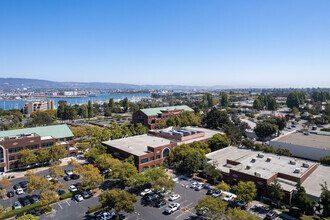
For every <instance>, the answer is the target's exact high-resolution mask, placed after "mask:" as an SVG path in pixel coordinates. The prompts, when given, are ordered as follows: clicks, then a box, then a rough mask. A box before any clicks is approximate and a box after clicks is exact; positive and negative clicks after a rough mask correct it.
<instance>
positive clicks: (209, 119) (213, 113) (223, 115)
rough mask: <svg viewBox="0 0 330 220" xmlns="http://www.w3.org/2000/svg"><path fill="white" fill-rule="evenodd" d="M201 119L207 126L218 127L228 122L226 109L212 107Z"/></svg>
mask: <svg viewBox="0 0 330 220" xmlns="http://www.w3.org/2000/svg"><path fill="white" fill-rule="evenodd" d="M202 121H203V124H206V127H207V128H213V129H218V128H222V127H223V126H224V125H226V124H228V122H229V118H228V116H227V112H226V111H218V110H217V109H216V108H212V109H211V110H210V111H209V112H208V113H207V114H206V116H205V117H204V118H203V120H202Z"/></svg>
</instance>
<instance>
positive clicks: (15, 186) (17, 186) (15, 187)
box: [13, 184, 22, 190]
mask: <svg viewBox="0 0 330 220" xmlns="http://www.w3.org/2000/svg"><path fill="white" fill-rule="evenodd" d="M13 188H14V190H17V189H20V188H22V187H21V185H19V184H15V185H14V186H13Z"/></svg>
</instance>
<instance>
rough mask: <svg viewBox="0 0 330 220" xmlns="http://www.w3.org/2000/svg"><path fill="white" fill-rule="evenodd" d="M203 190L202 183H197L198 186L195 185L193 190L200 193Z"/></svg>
mask: <svg viewBox="0 0 330 220" xmlns="http://www.w3.org/2000/svg"><path fill="white" fill-rule="evenodd" d="M203 188H204V184H203V183H199V184H197V185H196V187H195V190H196V191H200V190H202V189H203Z"/></svg>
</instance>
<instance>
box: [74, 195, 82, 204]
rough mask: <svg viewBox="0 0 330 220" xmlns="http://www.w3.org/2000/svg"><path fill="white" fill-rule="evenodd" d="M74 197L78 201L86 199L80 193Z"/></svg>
mask: <svg viewBox="0 0 330 220" xmlns="http://www.w3.org/2000/svg"><path fill="white" fill-rule="evenodd" d="M74 199H75V200H77V202H80V201H83V200H84V198H83V197H82V196H81V195H80V194H77V195H75V196H74Z"/></svg>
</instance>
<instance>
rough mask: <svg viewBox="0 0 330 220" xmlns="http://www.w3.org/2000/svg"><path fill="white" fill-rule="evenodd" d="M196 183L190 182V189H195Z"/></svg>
mask: <svg viewBox="0 0 330 220" xmlns="http://www.w3.org/2000/svg"><path fill="white" fill-rule="evenodd" d="M197 185H198V183H197V182H192V183H191V184H190V188H191V189H195V187H196V186H197Z"/></svg>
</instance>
